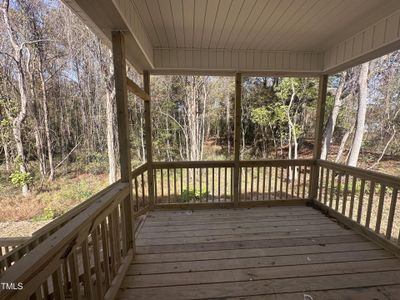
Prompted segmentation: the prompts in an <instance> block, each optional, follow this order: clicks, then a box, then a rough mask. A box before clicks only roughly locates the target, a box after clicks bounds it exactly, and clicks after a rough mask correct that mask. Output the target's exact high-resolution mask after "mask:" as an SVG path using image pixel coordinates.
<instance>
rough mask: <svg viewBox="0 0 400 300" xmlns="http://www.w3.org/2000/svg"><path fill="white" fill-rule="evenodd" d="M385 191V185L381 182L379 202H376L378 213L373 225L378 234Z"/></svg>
mask: <svg viewBox="0 0 400 300" xmlns="http://www.w3.org/2000/svg"><path fill="white" fill-rule="evenodd" d="M385 193H386V186H385V185H383V184H381V191H380V195H379V203H378V214H377V216H376V225H375V232H376V233H378V234H379V233H380V231H381V223H382V211H383V205H384V202H385Z"/></svg>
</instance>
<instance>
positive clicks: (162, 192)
mask: <svg viewBox="0 0 400 300" xmlns="http://www.w3.org/2000/svg"><path fill="white" fill-rule="evenodd" d="M160 173H161V199H162V200H161V201H162V202H164V169H161V170H160Z"/></svg>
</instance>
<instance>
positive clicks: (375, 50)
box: [324, 9, 400, 74]
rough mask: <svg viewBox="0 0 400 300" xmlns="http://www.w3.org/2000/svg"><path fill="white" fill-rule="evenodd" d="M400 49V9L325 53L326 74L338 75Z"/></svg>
mask: <svg viewBox="0 0 400 300" xmlns="http://www.w3.org/2000/svg"><path fill="white" fill-rule="evenodd" d="M397 49H400V9H399V10H396V11H395V12H393V13H392V14H391V15H389V16H387V17H385V18H383V19H381V20H379V21H378V22H376V23H375V24H373V25H371V26H368V27H367V28H365V29H364V30H362V31H360V32H358V33H356V34H354V35H353V36H351V37H350V38H348V39H346V40H343V41H342V42H340V43H339V44H337V45H335V46H334V47H332V48H330V49H328V50H327V51H326V52H325V57H324V72H325V73H330V74H332V73H336V72H339V71H342V70H344V69H346V68H349V67H351V66H355V65H358V64H361V63H363V62H366V61H368V60H371V59H374V58H377V57H379V56H382V55H385V54H387V53H389V52H391V51H395V50H397Z"/></svg>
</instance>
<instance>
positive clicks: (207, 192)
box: [206, 167, 209, 203]
mask: <svg viewBox="0 0 400 300" xmlns="http://www.w3.org/2000/svg"><path fill="white" fill-rule="evenodd" d="M208 194H209V188H208V167H207V168H206V202H207V203H208Z"/></svg>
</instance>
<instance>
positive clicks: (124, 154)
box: [112, 31, 135, 254]
mask: <svg viewBox="0 0 400 300" xmlns="http://www.w3.org/2000/svg"><path fill="white" fill-rule="evenodd" d="M112 50H113V63H114V80H115V98H116V102H117V123H118V140H119V156H120V159H119V160H120V164H121V182H128V183H129V197H127V198H126V199H124V202H123V209H124V215H125V220H124V221H125V232H126V236H125V242H126V244H125V246H126V249H124V250H125V251H126V252H128V251H129V249H135V238H134V234H133V233H134V232H135V231H134V226H135V225H134V224H135V222H134V220H133V211H132V199H133V197H132V196H133V195H132V175H131V172H132V168H131V155H130V150H131V146H130V142H129V122H128V92H127V84H126V58H125V41H124V35H123V33H122V32H120V31H113V32H112ZM124 254H126V253H124Z"/></svg>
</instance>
